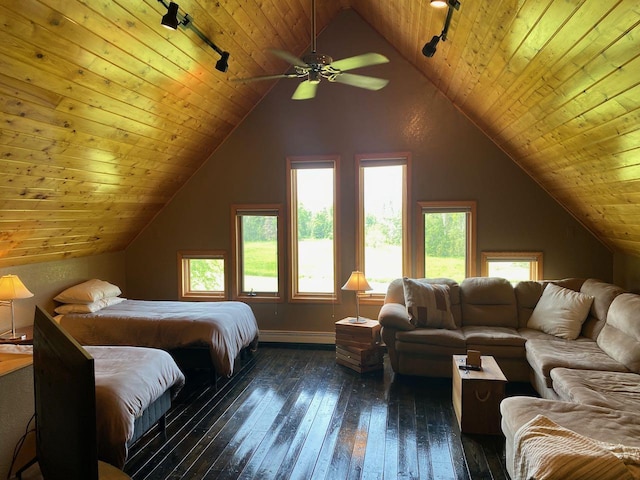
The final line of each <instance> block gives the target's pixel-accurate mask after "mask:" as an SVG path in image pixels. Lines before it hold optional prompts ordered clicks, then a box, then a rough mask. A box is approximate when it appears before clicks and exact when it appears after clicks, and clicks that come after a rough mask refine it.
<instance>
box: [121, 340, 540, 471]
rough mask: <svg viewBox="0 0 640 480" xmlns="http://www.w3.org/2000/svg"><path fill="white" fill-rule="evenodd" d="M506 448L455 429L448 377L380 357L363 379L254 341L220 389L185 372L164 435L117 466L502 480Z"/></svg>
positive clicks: (328, 353)
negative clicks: (410, 371)
mask: <svg viewBox="0 0 640 480" xmlns="http://www.w3.org/2000/svg"><path fill="white" fill-rule="evenodd" d="M509 387H510V390H511V391H512V392H515V393H528V392H529V391H530V387H528V386H525V385H515V386H514V385H510V386H509ZM531 393H532V392H531ZM503 448H504V439H503V438H502V437H499V436H496V437H492V436H475V435H474V436H472V435H461V434H460V430H459V428H458V425H457V423H456V419H455V415H454V413H453V408H452V406H451V381H450V380H446V379H426V378H409V377H394V375H393V373H392V372H391V368H390V367H389V365H388V364H385V370H384V373H383V372H378V373H368V374H363V375H360V374H358V373H356V372H354V371H352V370H350V369H347V368H345V367H343V366H341V365H337V364H336V362H335V351H333V350H320V349H303V348H283V347H270V346H264V345H261V346H260V348H259V350H258V352H256V353H255V354H254V355H253V356H252V357H251V358H250V359H249V360H248V361H247V362H246V365H245V366H244V368H243V369H242V370H241V371H240V372H238V373H237V374H236V375H235V376H234V378H233V379H231V380H229V381H226V383H223V384H222V385H221V384H220V382H219V384H218V391H217V392H216V391H215V389H214V388H213V387H212V386H211V385H210V384H209V383H208V382H207V376H206V375H199V374H197V373H194V374H193V375H191V376H189V375H188V376H187V385H186V386H185V388H184V389H183V391H182V392H181V394H180V395H179V396H178V398H177V399H176V401H175V402H174V406H173V407H172V409H171V410H170V412H169V414H168V416H167V441H166V442H165V441H164V439H163V438H162V436H161V435H160V434H159V433H158V431H157V430H155V429H154V430H152V432H150V433H149V434H148V435H146V436H145V437H144V438H142V439H141V440H140V441H139V442H138V443H137V444H136V445H134V447H133V448H132V449H131V451H130V452H129V460H128V461H127V464H126V466H125V471H126V472H127V473H128V474H129V475H131V477H132V478H133V480H143V479H149V480H151V479H153V480H165V479H166V480H169V479H172V480H173V479H182V478H184V479H210V478H221V479H252V478H256V479H305V480H307V479H327V480H336V479H360V478H361V479H383V478H384V479H396V478H403V479H404V478H407V479H409V478H415V479H432V478H433V479H485V478H486V479H508V475H507V473H506V471H505V469H504V457H503Z"/></svg>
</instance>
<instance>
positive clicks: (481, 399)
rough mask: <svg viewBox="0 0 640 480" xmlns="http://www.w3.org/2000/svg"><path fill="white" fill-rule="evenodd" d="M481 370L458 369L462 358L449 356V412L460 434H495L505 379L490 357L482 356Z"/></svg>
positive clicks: (498, 428) (465, 358) (499, 418)
mask: <svg viewBox="0 0 640 480" xmlns="http://www.w3.org/2000/svg"><path fill="white" fill-rule="evenodd" d="M480 358H481V360H482V370H481V371H478V372H476V371H473V370H460V368H459V366H460V365H465V364H466V363H467V356H466V355H454V356H453V395H452V397H453V398H452V401H453V409H454V410H455V413H456V418H457V419H458V425H459V426H460V431H461V432H463V433H479V434H485V435H499V434H501V433H502V430H501V429H500V420H501V417H500V402H501V401H502V400H503V399H504V387H505V385H506V383H507V378H506V377H505V376H504V374H503V373H502V370H500V367H499V366H498V364H497V362H496V360H495V359H494V358H493V357H491V356H482V357H480Z"/></svg>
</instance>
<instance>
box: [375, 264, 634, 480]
mask: <svg viewBox="0 0 640 480" xmlns="http://www.w3.org/2000/svg"><path fill="white" fill-rule="evenodd" d="M379 321H380V324H381V325H382V338H383V340H384V342H385V344H386V345H387V349H388V352H389V359H390V363H391V366H392V368H393V370H394V371H395V372H397V373H400V374H406V375H424V376H444V377H448V376H451V372H452V360H451V355H454V354H464V353H465V352H466V350H467V349H474V350H480V352H481V353H482V354H483V355H492V356H494V357H495V358H496V360H497V362H498V364H499V365H500V367H501V368H502V370H503V372H504V373H505V376H506V377H507V379H508V380H509V381H530V382H531V384H532V385H533V387H534V388H535V389H536V391H537V392H538V393H539V394H540V396H541V397H542V398H531V397H513V398H507V399H505V400H504V401H503V402H502V404H501V412H502V430H503V433H504V434H505V437H506V462H507V469H508V471H509V473H510V474H511V476H512V478H526V475H529V474H530V473H531V470H527V468H532V465H534V464H535V463H536V462H538V463H539V464H540V465H544V466H545V468H555V467H553V465H554V463H553V462H552V461H550V459H549V458H548V457H545V458H538V457H537V456H536V455H537V454H538V453H539V451H540V449H537V450H536V453H535V454H533V453H531V452H530V451H525V450H523V449H522V443H521V440H522V437H523V431H524V429H525V428H532V429H533V428H539V429H543V430H544V431H546V432H547V433H548V432H549V428H548V426H540V425H537V426H536V422H539V421H541V419H545V420H550V421H551V423H553V424H554V425H555V424H557V425H559V426H560V428H564V429H568V430H569V431H570V432H572V433H576V434H577V435H578V436H580V437H581V438H582V439H584V438H586V439H592V440H597V441H598V442H606V443H614V444H622V445H625V446H627V447H631V450H629V449H627V450H626V452H627V454H629V452H631V455H632V457H633V456H634V455H636V456H637V462H638V465H639V468H640V295H635V294H632V293H628V292H625V291H624V290H623V289H621V288H620V287H618V286H615V285H612V284H610V283H606V282H601V281H598V280H595V279H586V280H585V279H578V278H569V279H564V280H560V281H554V282H547V281H545V282H520V283H518V284H517V285H515V287H514V286H512V285H511V284H510V283H509V282H507V281H506V280H504V279H501V278H487V277H476V278H467V279H465V280H464V281H462V282H461V283H460V284H458V283H456V282H455V281H453V280H450V279H445V278H439V279H397V280H394V281H393V282H391V284H390V285H389V288H388V291H387V295H386V298H385V303H384V305H383V307H382V308H381V310H380V314H379ZM545 429H546V430H545ZM554 436H555V434H554ZM556 437H557V436H556ZM547 444H548V445H551V442H549V441H547ZM564 445H566V446H569V445H570V443H568V442H567V441H566V440H565V441H564ZM597 445H598V448H600V446H601V445H600V444H597ZM634 447H635V449H634ZM570 448H574V447H570ZM551 450H552V452H551V453H552V454H554V455H558V454H562V451H561V450H562V449H559V448H557V447H554V448H552V449H551ZM548 453H549V452H547V454H548ZM568 453H569V454H573V456H574V458H575V457H576V456H575V449H574V451H573V452H568ZM578 459H579V461H580V462H581V463H580V465H583V466H585V468H587V467H586V465H587V463H585V461H584V457H583V456H578ZM560 463H562V464H564V465H569V464H570V463H568V462H567V461H566V458H563V459H562V461H560ZM534 466H535V465H534ZM589 468H590V470H589V471H591V472H592V473H593V472H597V469H596V468H592V467H591V466H590V467H589ZM603 468H604V467H603ZM606 471H608V472H613V473H612V474H613V475H616V474H618V473H619V472H617V473H616V470H615V469H613V468H609V466H607V468H606ZM536 474H540V472H536ZM581 475H584V474H581ZM549 478H553V477H549ZM594 478H604V477H602V475H599V474H598V476H596V477H594ZM617 478H624V476H622V477H617Z"/></svg>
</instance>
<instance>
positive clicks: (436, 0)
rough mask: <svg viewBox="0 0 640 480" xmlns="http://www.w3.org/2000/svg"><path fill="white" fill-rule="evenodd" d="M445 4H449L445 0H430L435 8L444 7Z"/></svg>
mask: <svg viewBox="0 0 640 480" xmlns="http://www.w3.org/2000/svg"><path fill="white" fill-rule="evenodd" d="M447 5H449V4H448V3H447V1H446V0H431V6H432V7H435V8H444V7H446V6H447Z"/></svg>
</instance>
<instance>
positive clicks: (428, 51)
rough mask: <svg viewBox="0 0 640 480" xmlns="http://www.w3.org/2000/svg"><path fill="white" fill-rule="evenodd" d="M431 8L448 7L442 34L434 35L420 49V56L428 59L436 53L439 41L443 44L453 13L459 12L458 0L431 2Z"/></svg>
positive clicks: (433, 0)
mask: <svg viewBox="0 0 640 480" xmlns="http://www.w3.org/2000/svg"><path fill="white" fill-rule="evenodd" d="M431 6H432V7H436V8H444V7H448V10H447V18H446V20H445V21H444V28H443V29H442V33H441V34H440V35H434V36H433V38H432V39H431V40H429V41H428V42H427V43H425V45H424V47H422V54H423V55H424V56H425V57H428V58H430V57H433V55H434V54H435V53H436V47H437V46H438V42H439V41H440V40H442V41H443V42H444V41H446V40H447V32H448V31H449V25H450V24H451V17H452V16H453V11H454V10H460V2H459V1H458V0H431Z"/></svg>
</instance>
